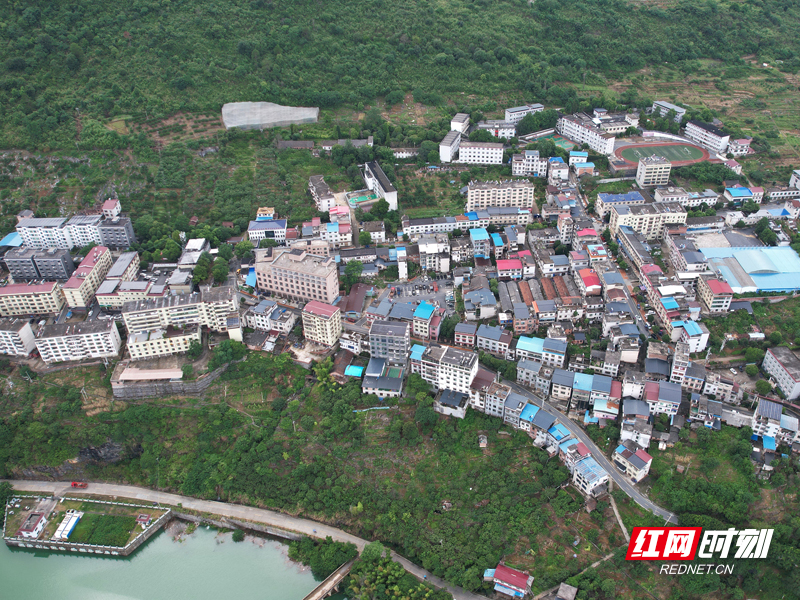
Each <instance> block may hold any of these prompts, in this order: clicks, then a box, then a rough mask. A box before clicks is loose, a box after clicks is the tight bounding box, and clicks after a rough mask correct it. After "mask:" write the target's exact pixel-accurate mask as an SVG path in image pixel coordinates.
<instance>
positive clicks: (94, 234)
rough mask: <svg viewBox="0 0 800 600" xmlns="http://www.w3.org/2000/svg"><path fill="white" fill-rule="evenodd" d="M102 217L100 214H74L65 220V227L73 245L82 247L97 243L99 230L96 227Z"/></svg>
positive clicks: (98, 241)
mask: <svg viewBox="0 0 800 600" xmlns="http://www.w3.org/2000/svg"><path fill="white" fill-rule="evenodd" d="M102 218H103V216H102V215H75V216H74V217H72V218H71V219H70V220H69V221H67V224H66V225H65V228H66V229H67V230H68V231H69V237H70V238H71V239H72V243H73V245H75V246H79V247H84V246H88V245H89V244H99V243H100V232H99V231H98V228H97V227H98V225H99V224H100V221H101V220H102Z"/></svg>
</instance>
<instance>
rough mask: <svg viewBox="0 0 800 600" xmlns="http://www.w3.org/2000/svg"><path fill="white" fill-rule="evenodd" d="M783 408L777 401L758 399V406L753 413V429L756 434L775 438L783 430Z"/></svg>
mask: <svg viewBox="0 0 800 600" xmlns="http://www.w3.org/2000/svg"><path fill="white" fill-rule="evenodd" d="M782 412H783V409H782V408H781V405H780V404H778V403H777V402H770V401H769V400H764V399H763V398H759V399H758V406H756V410H755V412H754V413H753V421H752V425H751V427H752V429H753V433H754V434H755V435H761V436H765V437H771V438H775V437H777V436H778V434H779V433H780V430H781V413H782Z"/></svg>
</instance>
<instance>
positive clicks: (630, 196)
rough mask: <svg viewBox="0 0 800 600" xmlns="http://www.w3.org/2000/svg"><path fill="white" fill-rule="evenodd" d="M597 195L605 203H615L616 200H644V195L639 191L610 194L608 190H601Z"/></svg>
mask: <svg viewBox="0 0 800 600" xmlns="http://www.w3.org/2000/svg"><path fill="white" fill-rule="evenodd" d="M597 197H598V198H600V200H601V201H602V202H603V203H605V204H608V203H612V204H613V203H614V202H622V203H625V202H644V196H642V195H641V194H640V193H639V192H628V193H627V194H609V193H607V192H600V193H599V194H597Z"/></svg>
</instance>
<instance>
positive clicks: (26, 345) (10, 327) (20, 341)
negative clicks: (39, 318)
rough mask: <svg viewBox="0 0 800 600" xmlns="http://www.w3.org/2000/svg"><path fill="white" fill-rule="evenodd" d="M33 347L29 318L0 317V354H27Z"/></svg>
mask: <svg viewBox="0 0 800 600" xmlns="http://www.w3.org/2000/svg"><path fill="white" fill-rule="evenodd" d="M35 348H36V340H35V337H34V335H33V329H32V328H31V323H30V320H29V319H0V354H8V355H10V356H28V355H29V354H30V353H31V352H33V350H34V349H35Z"/></svg>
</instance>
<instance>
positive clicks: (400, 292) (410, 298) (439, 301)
mask: <svg viewBox="0 0 800 600" xmlns="http://www.w3.org/2000/svg"><path fill="white" fill-rule="evenodd" d="M434 283H435V284H436V285H437V286H438V287H439V291H438V292H435V291H434V287H433V284H434ZM391 287H394V288H395V290H396V294H395V296H394V300H395V301H396V302H415V303H419V302H422V301H423V300H426V301H428V302H429V303H431V304H435V305H438V306H439V307H440V308H444V309H445V311H446V313H447V315H448V316H450V315H452V314H453V313H454V312H455V298H453V300H451V303H450V304H448V301H447V295H448V294H453V280H452V279H449V278H448V277H447V276H446V275H440V276H439V278H437V279H431V278H429V277H418V278H417V279H415V280H414V281H409V282H408V283H395V284H392V285H391Z"/></svg>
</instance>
